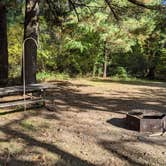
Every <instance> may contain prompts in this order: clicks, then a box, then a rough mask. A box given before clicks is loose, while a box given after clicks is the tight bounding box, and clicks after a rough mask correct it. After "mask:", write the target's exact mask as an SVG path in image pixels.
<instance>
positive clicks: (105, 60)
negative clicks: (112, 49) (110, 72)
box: [103, 41, 107, 78]
mask: <svg viewBox="0 0 166 166" xmlns="http://www.w3.org/2000/svg"><path fill="white" fill-rule="evenodd" d="M106 49H107V48H106V41H105V42H104V71H103V78H106V77H107V50H106Z"/></svg>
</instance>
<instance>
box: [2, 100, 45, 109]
mask: <svg viewBox="0 0 166 166" xmlns="http://www.w3.org/2000/svg"><path fill="white" fill-rule="evenodd" d="M41 102H44V99H36V100H26V101H24V100H22V101H14V102H8V103H3V104H0V108H8V107H15V106H21V105H24V104H26V105H29V104H35V103H41Z"/></svg>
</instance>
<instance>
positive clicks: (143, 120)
mask: <svg viewBox="0 0 166 166" xmlns="http://www.w3.org/2000/svg"><path fill="white" fill-rule="evenodd" d="M126 124H127V127H128V128H129V129H131V130H136V131H139V132H165V131H166V115H165V114H162V113H154V112H149V113H146V112H145V111H141V110H137V111H131V112H128V113H127V114H126Z"/></svg>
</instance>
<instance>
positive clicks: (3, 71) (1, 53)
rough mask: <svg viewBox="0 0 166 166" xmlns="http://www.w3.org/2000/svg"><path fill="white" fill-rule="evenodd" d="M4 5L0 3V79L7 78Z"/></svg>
mask: <svg viewBox="0 0 166 166" xmlns="http://www.w3.org/2000/svg"><path fill="white" fill-rule="evenodd" d="M7 43H8V42H7V21H6V6H5V5H4V4H2V3H0V81H1V83H2V81H3V82H4V81H5V80H7V79H8V49H7V47H8V44H7Z"/></svg>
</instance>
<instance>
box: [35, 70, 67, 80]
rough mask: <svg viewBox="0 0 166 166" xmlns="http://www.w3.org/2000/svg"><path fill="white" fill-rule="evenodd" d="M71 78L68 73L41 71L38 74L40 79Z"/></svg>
mask: <svg viewBox="0 0 166 166" xmlns="http://www.w3.org/2000/svg"><path fill="white" fill-rule="evenodd" d="M69 78H70V76H69V75H68V74H66V73H54V72H39V73H38V74H37V80H38V81H54V80H68V79H69Z"/></svg>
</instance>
